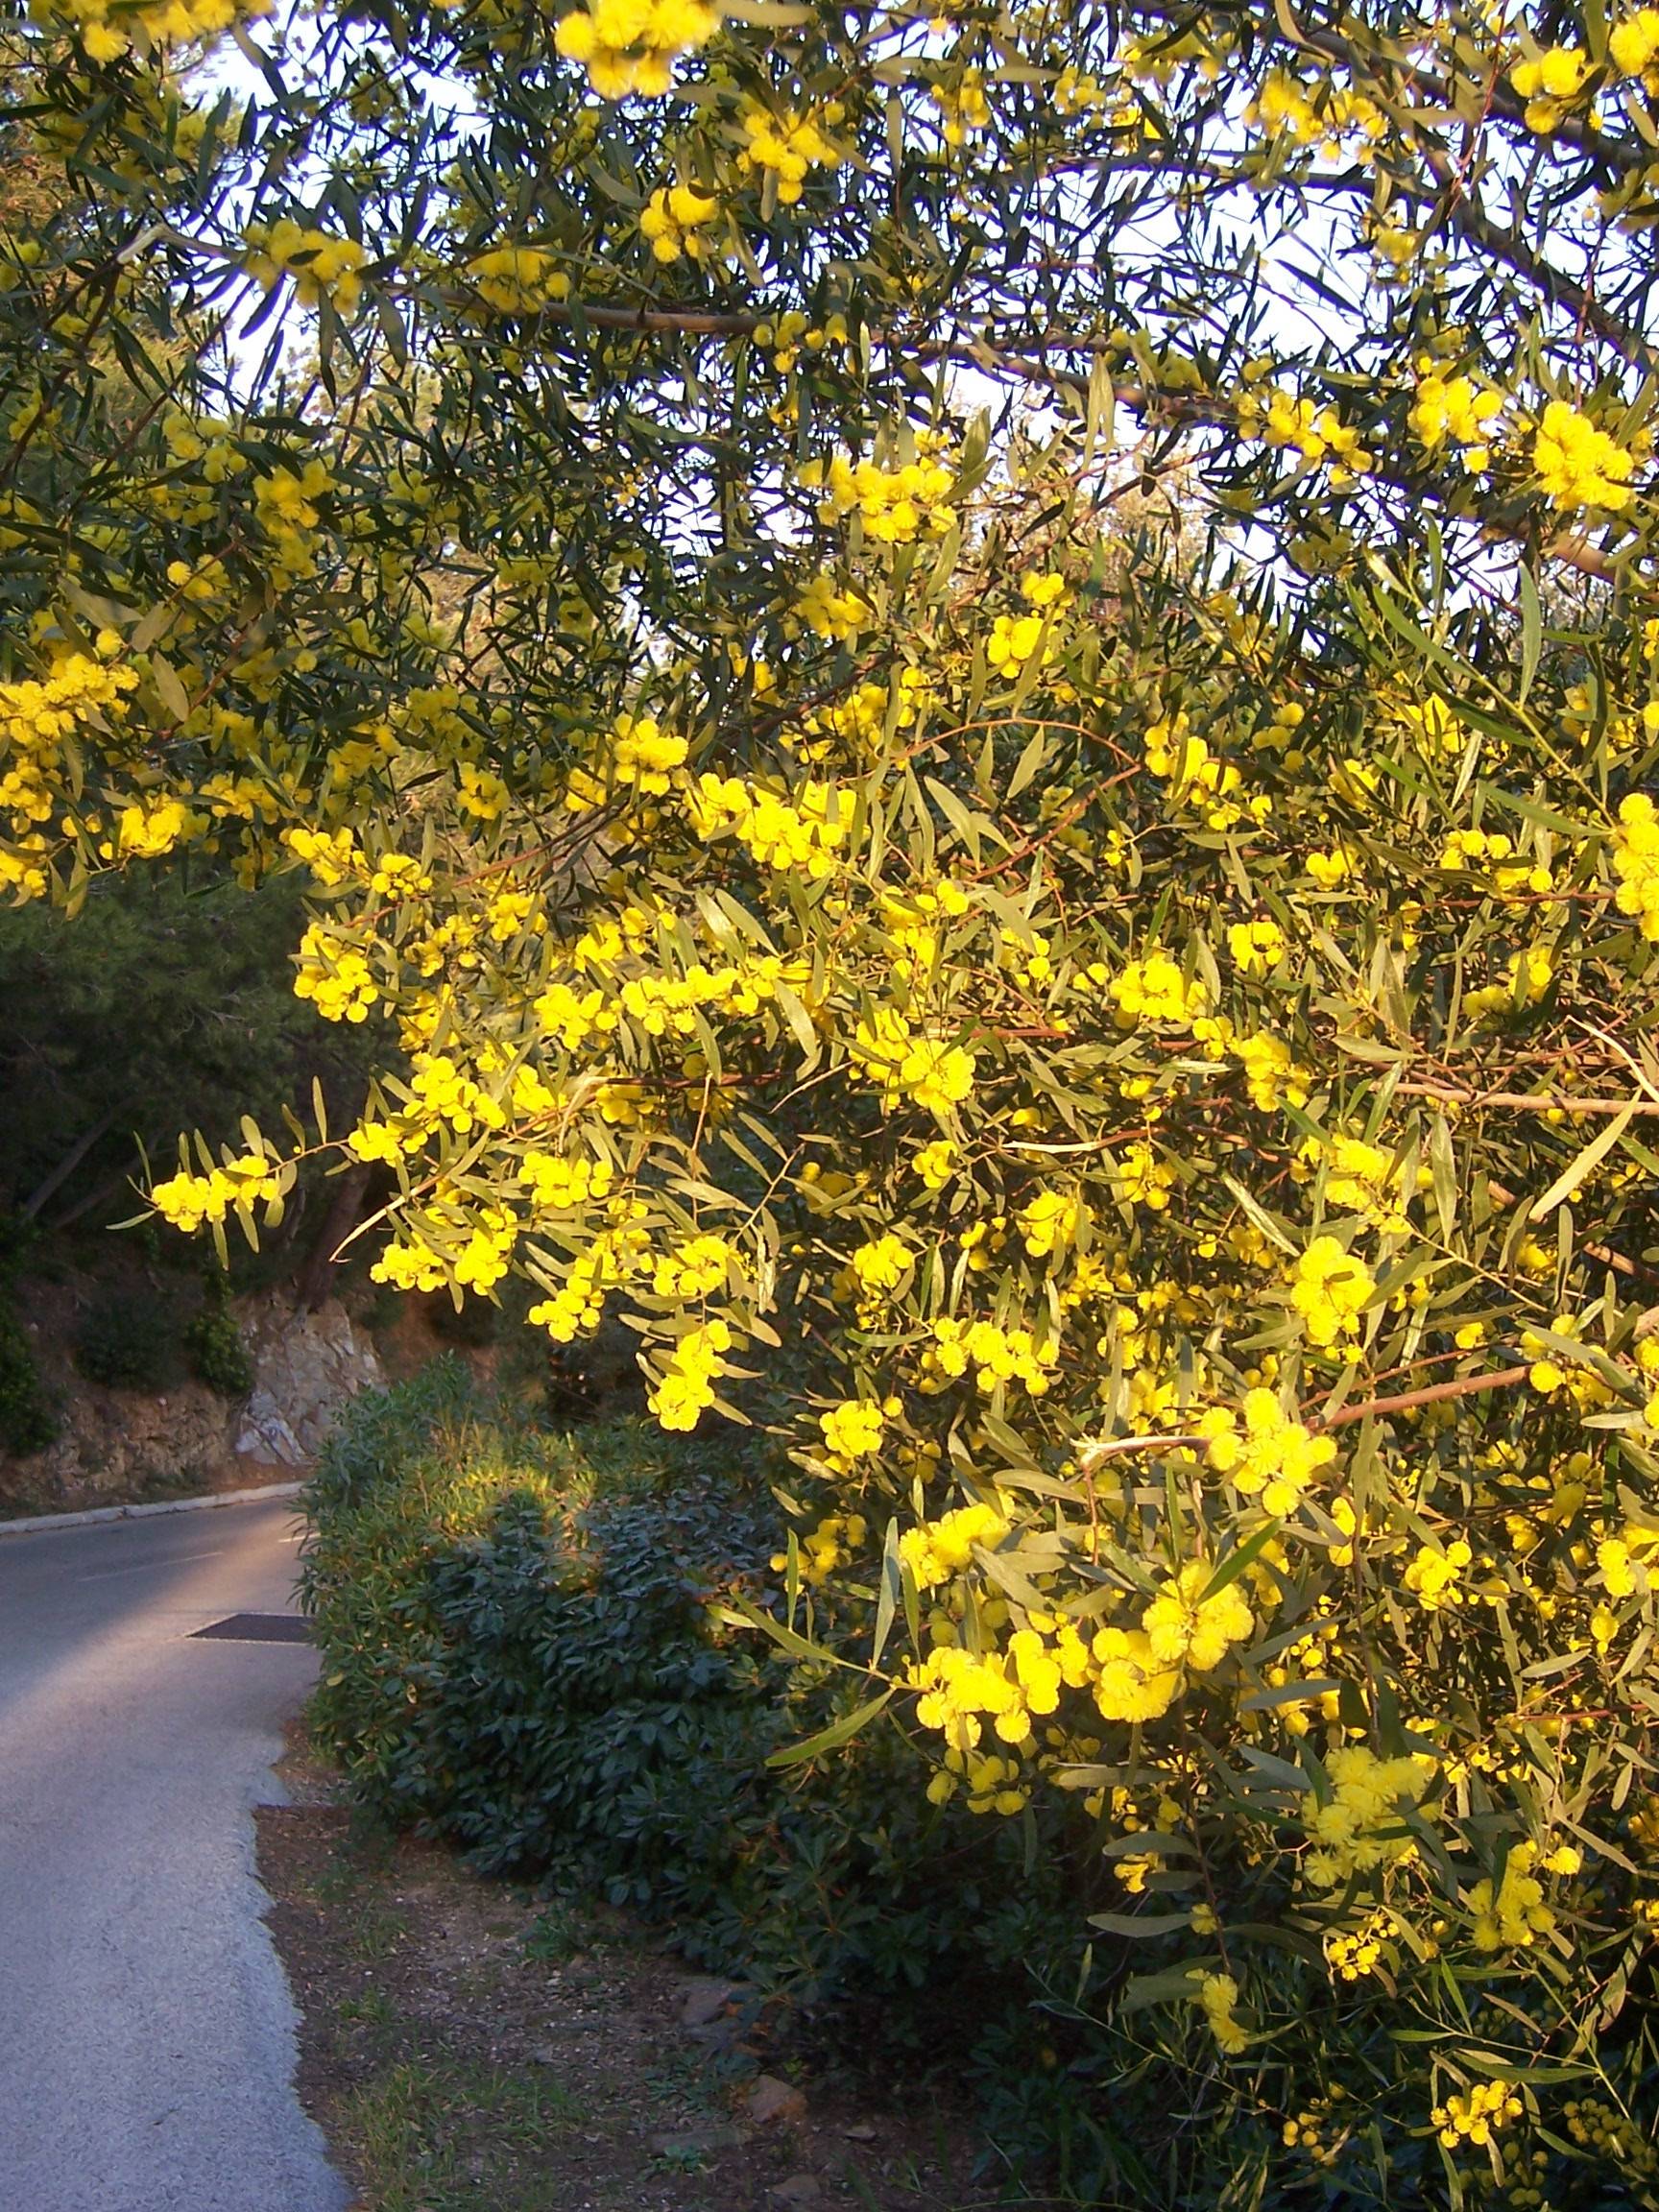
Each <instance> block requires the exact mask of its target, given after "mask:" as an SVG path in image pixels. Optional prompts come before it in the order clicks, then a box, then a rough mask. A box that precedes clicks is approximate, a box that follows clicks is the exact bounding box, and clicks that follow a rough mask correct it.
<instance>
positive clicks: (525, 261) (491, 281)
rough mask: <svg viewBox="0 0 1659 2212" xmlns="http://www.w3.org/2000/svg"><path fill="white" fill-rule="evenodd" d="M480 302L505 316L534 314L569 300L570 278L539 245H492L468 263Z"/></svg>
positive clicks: (470, 275)
mask: <svg viewBox="0 0 1659 2212" xmlns="http://www.w3.org/2000/svg"><path fill="white" fill-rule="evenodd" d="M467 275H468V276H469V278H470V279H471V282H472V284H473V287H474V289H475V290H476V291H477V293H478V295H479V297H480V298H481V299H484V300H487V301H489V303H490V305H491V306H492V307H498V308H499V309H500V311H501V313H502V314H503V315H515V314H533V313H534V312H535V310H536V309H537V308H538V307H545V306H547V305H548V304H549V303H550V302H552V301H559V300H567V299H568V298H569V297H570V279H569V277H568V276H565V272H564V271H563V270H562V269H560V268H559V267H558V266H557V265H556V264H555V262H554V259H553V256H552V254H551V253H544V252H542V251H541V248H540V247H538V246H493V247H492V248H491V250H490V252H488V253H480V254H479V255H478V256H477V258H476V259H475V260H472V261H469V262H468V264H467Z"/></svg>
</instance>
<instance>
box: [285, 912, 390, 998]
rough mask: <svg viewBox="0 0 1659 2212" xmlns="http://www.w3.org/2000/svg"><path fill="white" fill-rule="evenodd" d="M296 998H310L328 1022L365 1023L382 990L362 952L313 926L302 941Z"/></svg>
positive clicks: (322, 927) (295, 986)
mask: <svg viewBox="0 0 1659 2212" xmlns="http://www.w3.org/2000/svg"><path fill="white" fill-rule="evenodd" d="M294 996H295V998H309V999H310V1001H311V1003H312V1004H313V1005H314V1006H315V1007H316V1009H317V1011H318V1013H319V1014H321V1015H322V1017H323V1019H324V1021H325V1022H365V1021H367V1020H368V1018H369V1009H370V1007H371V1006H373V1004H374V1002H375V1000H376V999H377V998H379V996H380V986H379V985H378V984H377V983H376V982H375V980H374V977H373V973H372V972H371V970H370V967H369V963H368V961H367V960H365V959H364V957H363V955H362V953H361V952H358V951H356V950H354V949H353V948H352V947H351V946H349V945H346V944H343V943H341V941H340V940H339V939H338V938H336V937H334V936H332V935H331V934H330V932H329V931H328V930H327V929H326V928H325V926H324V925H323V924H322V923H321V922H313V923H312V924H311V926H310V927H309V928H308V929H307V930H306V932H305V934H304V936H303V937H301V940H300V965H299V973H298V974H296V976H295V978H294Z"/></svg>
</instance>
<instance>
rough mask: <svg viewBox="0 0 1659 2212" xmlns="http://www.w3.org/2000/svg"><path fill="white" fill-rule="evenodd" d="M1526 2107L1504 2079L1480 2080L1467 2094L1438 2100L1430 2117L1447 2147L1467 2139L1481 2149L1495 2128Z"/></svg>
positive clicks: (1514, 2116) (1520, 2112) (1449, 2148)
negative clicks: (1440, 2102)
mask: <svg viewBox="0 0 1659 2212" xmlns="http://www.w3.org/2000/svg"><path fill="white" fill-rule="evenodd" d="M1526 2109H1527V2107H1526V2105H1525V2104H1523V2103H1522V2101H1521V2099H1520V2098H1519V2097H1517V2096H1516V2094H1515V2092H1514V2090H1513V2089H1511V2088H1509V2087H1508V2086H1507V2085H1506V2084H1505V2083H1503V2082H1502V2081H1477V2082H1476V2083H1475V2086H1474V2087H1473V2088H1472V2089H1471V2090H1470V2092H1469V2094H1468V2096H1467V2097H1449V2098H1448V2099H1447V2100H1446V2103H1445V2104H1436V2105H1435V2107H1434V2109H1433V2111H1432V2112H1431V2113H1430V2115H1429V2118H1430V2121H1431V2125H1432V2126H1434V2127H1435V2128H1438V2129H1439V2130H1440V2140H1441V2142H1442V2143H1444V2144H1445V2146H1446V2148H1447V2150H1448V2151H1455V2150H1456V2148H1457V2146H1458V2144H1459V2143H1463V2142H1468V2143H1473V2144H1475V2145H1477V2147H1479V2148H1480V2149H1482V2150H1483V2149H1484V2148H1485V2146H1486V2145H1487V2144H1488V2143H1490V2142H1491V2140H1492V2135H1493V2131H1494V2129H1495V2128H1502V2127H1503V2123H1504V2122H1505V2121H1506V2120H1519V2119H1520V2117H1521V2115H1522V2113H1523V2112H1524V2111H1525V2110H1526Z"/></svg>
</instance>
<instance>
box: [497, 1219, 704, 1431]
mask: <svg viewBox="0 0 1659 2212" xmlns="http://www.w3.org/2000/svg"><path fill="white" fill-rule="evenodd" d="M640 1211H642V1209H641V1208H640V1207H639V1206H638V1204H637V1201H631V1200H628V1199H621V1198H613V1200H612V1201H611V1206H610V1213H611V1215H612V1226H611V1227H610V1228H609V1229H606V1230H604V1231H602V1232H601V1234H600V1235H599V1236H597V1237H595V1238H594V1239H593V1241H592V1243H590V1244H589V1246H588V1247H587V1249H586V1250H585V1251H583V1252H581V1253H579V1254H578V1255H577V1257H576V1259H575V1261H574V1262H572V1264H571V1267H570V1271H569V1273H568V1275H566V1277H565V1281H564V1282H563V1283H562V1284H561V1285H560V1286H559V1288H558V1289H557V1290H556V1291H555V1292H554V1294H553V1296H552V1297H551V1298H544V1299H542V1300H541V1303H540V1304H539V1305H536V1306H532V1307H531V1309H530V1311H529V1313H528V1314H527V1315H526V1316H525V1318H526V1319H527V1320H528V1321H529V1322H530V1324H531V1326H532V1328H536V1329H545V1330H546V1332H547V1334H548V1335H549V1336H551V1337H552V1339H553V1341H554V1342H555V1343H556V1344H569V1343H572V1342H574V1340H575V1339H576V1338H577V1337H578V1336H580V1335H583V1334H587V1333H588V1332H589V1331H590V1330H594V1329H597V1328H598V1326H599V1323H600V1319H601V1317H602V1316H603V1314H604V1310H605V1296H606V1293H607V1291H610V1290H613V1289H615V1288H616V1287H618V1286H620V1285H621V1284H624V1283H626V1282H628V1281H629V1280H630V1279H631V1278H632V1277H633V1276H634V1275H635V1274H637V1271H638V1269H639V1268H640V1267H641V1266H642V1265H643V1263H644V1257H645V1254H646V1251H647V1250H648V1249H649V1246H650V1241H651V1239H650V1238H649V1236H648V1235H647V1234H646V1232H645V1231H644V1230H643V1229H641V1228H639V1227H638V1226H637V1219H636V1216H637V1214H638V1213H639V1212H640ZM712 1326H716V1327H724V1323H715V1324H712ZM672 1402H673V1401H672V1400H671V1403H672ZM695 1419H696V1417H695V1415H693V1416H692V1422H693V1425H695ZM664 1426H665V1427H666V1426H667V1424H666V1423H665V1424H664Z"/></svg>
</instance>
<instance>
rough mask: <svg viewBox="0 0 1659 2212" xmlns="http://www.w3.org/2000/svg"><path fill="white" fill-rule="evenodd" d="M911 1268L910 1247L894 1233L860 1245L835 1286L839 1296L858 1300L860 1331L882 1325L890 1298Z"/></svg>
mask: <svg viewBox="0 0 1659 2212" xmlns="http://www.w3.org/2000/svg"><path fill="white" fill-rule="evenodd" d="M910 1265H911V1252H910V1247H909V1246H908V1245H907V1244H906V1243H905V1242H904V1240H903V1238H902V1237H895V1236H894V1235H893V1233H892V1231H891V1230H888V1231H887V1232H886V1233H885V1235H883V1236H880V1237H877V1238H872V1239H871V1240H870V1241H869V1242H868V1243H865V1244H860V1245H859V1247H858V1249H857V1250H856V1251H855V1252H854V1254H853V1257H852V1258H851V1260H850V1261H849V1262H848V1263H847V1265H846V1267H845V1268H844V1269H843V1271H842V1272H841V1273H840V1274H839V1275H837V1276H836V1278H835V1291H836V1294H837V1296H841V1297H846V1296H851V1297H852V1298H854V1300H855V1301H856V1304H857V1310H858V1326H859V1328H860V1329H876V1328H878V1327H879V1326H880V1323H881V1319H882V1316H883V1315H884V1314H885V1312H886V1310H887V1306H888V1301H889V1298H890V1297H891V1294H892V1292H893V1291H895V1290H896V1289H897V1288H898V1286H899V1285H900V1284H901V1283H902V1281H903V1280H904V1277H905V1275H906V1274H907V1273H908V1272H909V1269H910Z"/></svg>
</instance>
